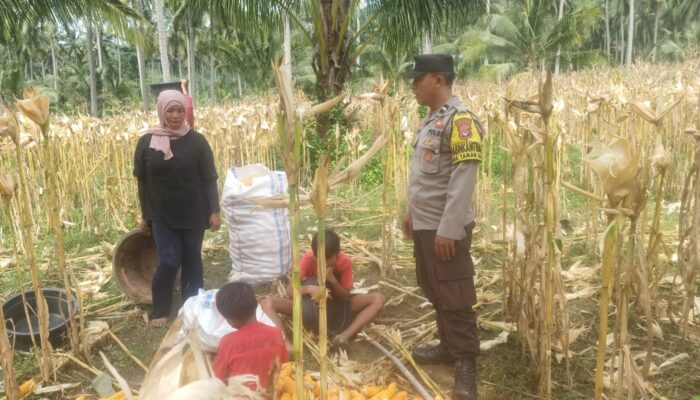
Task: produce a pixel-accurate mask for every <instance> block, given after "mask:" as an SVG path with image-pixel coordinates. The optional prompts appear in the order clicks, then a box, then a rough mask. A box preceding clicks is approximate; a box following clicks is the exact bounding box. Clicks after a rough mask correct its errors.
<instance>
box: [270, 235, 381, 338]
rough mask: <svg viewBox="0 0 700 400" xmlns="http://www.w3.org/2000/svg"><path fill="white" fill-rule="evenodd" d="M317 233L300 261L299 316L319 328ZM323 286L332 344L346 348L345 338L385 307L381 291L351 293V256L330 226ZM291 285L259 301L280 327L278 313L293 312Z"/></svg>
mask: <svg viewBox="0 0 700 400" xmlns="http://www.w3.org/2000/svg"><path fill="white" fill-rule="evenodd" d="M317 239H318V238H317V235H314V237H313V239H312V240H311V251H308V252H306V254H304V256H303V257H302V258H301V261H300V269H301V280H302V286H301V294H302V296H304V297H303V298H302V317H303V322H304V326H305V327H306V328H307V329H312V330H315V331H318V305H317V304H316V297H317V295H318V293H319V286H318V279H317V277H316V276H317V263H316V248H317ZM325 247H326V249H325V250H326V268H327V269H326V289H327V290H328V291H329V294H330V297H329V298H328V299H327V302H326V308H327V310H326V315H327V321H328V331H329V333H330V335H332V336H333V339H332V340H331V346H334V347H341V348H345V349H347V348H348V340H349V339H350V338H351V337H352V336H353V335H354V334H356V333H357V332H359V331H360V329H362V328H363V327H364V326H365V325H367V324H368V323H369V322H370V321H372V319H374V317H375V316H377V314H379V312H380V311H381V310H382V308H383V307H384V303H385V299H384V296H383V295H382V294H381V293H367V294H357V295H352V294H350V292H351V290H352V288H353V279H352V260H351V259H350V256H348V255H347V254H345V253H343V252H342V251H340V238H339V237H338V235H337V234H336V233H335V232H333V231H332V230H327V231H326V246H325ZM291 297H292V287H291V284H290V285H289V287H288V288H287V298H280V297H268V298H265V299H264V300H263V301H262V302H260V306H261V307H262V309H263V311H265V314H267V316H268V317H270V319H271V320H272V322H274V323H275V325H276V326H277V327H279V328H280V329H284V323H283V322H282V320H281V319H280V316H279V314H286V315H292V299H291Z"/></svg>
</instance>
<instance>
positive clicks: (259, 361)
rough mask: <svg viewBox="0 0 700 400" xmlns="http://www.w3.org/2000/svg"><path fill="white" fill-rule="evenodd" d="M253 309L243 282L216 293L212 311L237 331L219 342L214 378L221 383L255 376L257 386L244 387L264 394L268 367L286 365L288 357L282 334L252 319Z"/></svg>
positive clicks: (251, 295)
mask: <svg viewBox="0 0 700 400" xmlns="http://www.w3.org/2000/svg"><path fill="white" fill-rule="evenodd" d="M257 306H258V302H257V301H256V300H255V294H254V293H253V289H252V288H251V287H250V285H248V284H247V283H245V282H231V283H227V284H226V285H224V286H223V287H222V288H221V289H219V291H218V292H217V293H216V308H217V309H218V310H219V312H220V313H221V315H222V316H223V317H224V318H226V321H228V323H229V324H230V325H231V326H232V327H234V328H236V329H237V330H236V331H235V332H231V333H229V334H228V335H226V336H224V337H223V338H222V339H221V343H220V344H219V350H218V352H217V354H216V359H215V360H214V375H216V377H217V378H219V379H221V380H222V381H224V382H225V383H226V382H227V381H228V378H230V377H232V376H236V375H246V374H252V375H256V376H257V377H258V378H259V383H260V385H259V386H258V387H256V386H255V384H254V383H253V382H250V383H247V385H248V386H249V387H250V388H251V389H253V390H258V391H266V390H267V388H268V381H269V378H270V371H271V369H272V366H273V365H274V364H275V362H278V363H279V364H280V365H281V364H283V363H285V362H287V361H288V355H287V346H286V345H285V342H284V338H283V336H282V331H280V330H279V329H278V328H274V327H271V326H267V325H265V324H263V323H260V322H258V321H257V319H256V318H255V309H256V308H257Z"/></svg>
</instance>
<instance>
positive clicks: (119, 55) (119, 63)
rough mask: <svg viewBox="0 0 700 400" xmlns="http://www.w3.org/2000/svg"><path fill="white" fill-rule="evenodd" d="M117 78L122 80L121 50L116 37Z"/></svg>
mask: <svg viewBox="0 0 700 400" xmlns="http://www.w3.org/2000/svg"><path fill="white" fill-rule="evenodd" d="M117 79H118V80H119V82H121V80H122V50H121V45H120V43H119V39H117Z"/></svg>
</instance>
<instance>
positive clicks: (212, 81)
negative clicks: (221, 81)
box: [209, 55, 216, 103]
mask: <svg viewBox="0 0 700 400" xmlns="http://www.w3.org/2000/svg"><path fill="white" fill-rule="evenodd" d="M209 101H210V102H211V103H214V102H215V101H216V64H215V63H214V56H213V55H212V56H210V57H209Z"/></svg>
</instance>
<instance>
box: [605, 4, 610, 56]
mask: <svg viewBox="0 0 700 400" xmlns="http://www.w3.org/2000/svg"><path fill="white" fill-rule="evenodd" d="M609 8H610V0H605V54H607V55H608V60H609V59H610V12H609Z"/></svg>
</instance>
